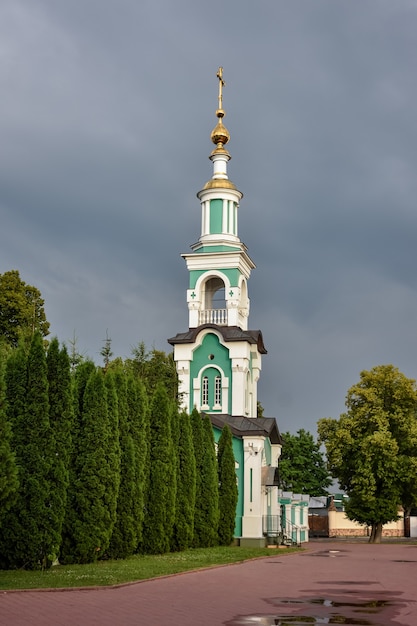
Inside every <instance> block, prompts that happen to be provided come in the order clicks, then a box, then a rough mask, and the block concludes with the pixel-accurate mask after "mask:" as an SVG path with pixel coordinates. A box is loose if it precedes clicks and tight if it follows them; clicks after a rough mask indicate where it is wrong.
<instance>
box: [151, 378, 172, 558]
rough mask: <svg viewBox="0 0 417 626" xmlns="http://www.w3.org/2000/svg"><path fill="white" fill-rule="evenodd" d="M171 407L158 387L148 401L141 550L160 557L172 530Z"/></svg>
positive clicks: (167, 544)
mask: <svg viewBox="0 0 417 626" xmlns="http://www.w3.org/2000/svg"><path fill="white" fill-rule="evenodd" d="M169 412H170V403H169V400H168V395H167V391H166V389H165V387H164V386H163V385H162V384H158V386H157V387H156V390H155V393H154V396H153V398H152V401H151V408H150V419H151V437H150V442H151V445H150V467H149V471H150V486H151V488H150V489H149V490H148V493H147V498H146V515H145V524H144V536H143V549H144V551H145V552H147V553H149V554H163V553H164V552H168V551H169V548H170V537H171V533H172V528H170V524H171V520H172V517H173V515H172V510H170V507H171V498H170V495H169V493H168V489H169V485H170V483H171V480H170V477H171V474H172V472H173V471H175V468H173V467H172V463H171V448H172V441H171V427H170V426H171V425H170V419H169Z"/></svg>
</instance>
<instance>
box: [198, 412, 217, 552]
mask: <svg viewBox="0 0 417 626" xmlns="http://www.w3.org/2000/svg"><path fill="white" fill-rule="evenodd" d="M201 490H202V497H201V504H202V506H203V519H204V528H205V532H204V535H203V537H202V541H203V544H202V545H203V546H204V547H210V546H216V545H218V543H219V541H218V526H219V483H218V472H217V458H216V451H215V447H214V436H213V428H212V425H211V422H210V418H209V416H208V415H205V416H204V417H203V462H202V467H201Z"/></svg>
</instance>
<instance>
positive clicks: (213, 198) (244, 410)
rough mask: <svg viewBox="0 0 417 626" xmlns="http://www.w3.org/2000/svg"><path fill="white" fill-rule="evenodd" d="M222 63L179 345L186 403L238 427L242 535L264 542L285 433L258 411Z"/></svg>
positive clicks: (216, 421) (258, 348) (259, 344)
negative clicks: (230, 169) (209, 171)
mask: <svg viewBox="0 0 417 626" xmlns="http://www.w3.org/2000/svg"><path fill="white" fill-rule="evenodd" d="M221 76H222V73H221V71H220V70H219V74H218V77H219V78H220V85H219V108H218V110H217V112H216V115H217V118H218V122H217V125H216V127H215V128H214V130H213V132H212V134H211V139H212V141H213V143H214V145H215V148H214V150H213V152H212V153H211V155H210V160H211V161H212V164H213V172H212V177H211V179H210V180H209V181H208V182H207V183H206V184H205V185H204V187H203V189H202V190H201V191H199V192H198V194H197V197H198V199H199V200H200V204H201V232H200V237H199V239H198V241H197V243H195V244H193V245H192V246H191V252H189V253H186V254H183V255H182V256H183V258H184V259H185V262H186V264H187V269H188V272H189V287H188V290H187V305H188V330H187V331H186V332H183V333H179V334H177V335H176V336H175V337H173V338H171V339H169V340H168V341H169V343H170V344H171V345H173V346H174V359H175V362H176V366H177V372H178V376H179V383H180V388H179V391H180V393H181V398H182V403H183V408H184V409H186V410H187V411H189V412H191V411H192V410H193V408H194V407H196V408H197V409H198V411H200V412H204V413H207V414H209V415H210V418H211V421H212V425H213V430H214V436H215V439H216V440H218V438H219V436H220V433H221V429H222V427H223V426H224V424H228V425H229V426H230V428H231V431H232V434H233V448H234V453H235V459H236V475H237V481H238V485H239V502H238V508H237V515H236V529H235V531H236V537H240V538H241V542H245V541H246V543H253V544H254V545H256V544H258V543H264V542H265V537H264V525H265V518H266V517H268V516H276V515H279V504H278V486H277V484H276V479H275V475H276V472H275V468H276V467H277V466H278V459H279V456H280V453H281V443H282V442H281V437H280V434H279V431H278V427H277V424H276V420H275V419H274V418H257V400H258V398H257V384H258V380H259V376H260V372H261V369H262V356H263V355H264V354H266V349H265V347H264V343H263V339H262V333H261V332H260V331H259V330H250V329H249V326H248V321H249V310H250V301H249V295H248V281H249V278H250V274H251V271H252V269H254V268H255V264H254V263H253V261H252V259H251V258H250V256H249V255H248V252H247V249H246V246H245V245H244V243H242V242H241V241H240V239H239V235H238V214H239V204H240V201H241V199H242V196H243V194H242V193H241V192H240V191H239V190H238V189H237V188H236V186H235V185H234V184H233V183H232V182H231V181H230V180H229V177H228V173H227V165H228V162H229V160H230V158H231V157H230V154H229V152H228V151H227V150H226V148H225V145H226V143H227V142H228V140H229V133H228V131H227V129H226V128H225V126H224V125H223V121H222V120H223V117H224V115H225V113H224V111H223V109H222V96H221V89H222V86H223V84H224V83H223V81H222V80H221Z"/></svg>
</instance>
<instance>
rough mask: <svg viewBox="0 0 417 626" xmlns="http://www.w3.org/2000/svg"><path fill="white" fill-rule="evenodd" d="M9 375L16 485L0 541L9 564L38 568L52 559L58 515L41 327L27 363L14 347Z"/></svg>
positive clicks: (57, 542)
mask: <svg viewBox="0 0 417 626" xmlns="http://www.w3.org/2000/svg"><path fill="white" fill-rule="evenodd" d="M12 377H13V378H15V380H13V381H12V380H11V378H12ZM7 378H8V381H9V387H8V392H7V393H8V403H9V405H10V411H11V414H12V415H13V423H12V428H13V432H14V435H13V437H14V449H15V452H16V458H17V462H18V465H19V481H20V489H19V494H18V498H17V500H16V503H15V504H14V505H13V507H12V508H11V509H10V511H9V512H8V514H7V517H6V520H5V521H4V525H3V526H4V527H3V532H2V543H3V541H4V543H5V544H7V548H6V549H5V551H4V552H3V554H5V555H6V558H7V559H8V561H9V563H8V566H9V567H25V568H27V569H36V568H41V567H47V566H49V565H50V564H51V561H50V560H51V559H52V558H53V556H54V553H55V551H56V549H57V546H58V545H59V542H60V527H59V521H58V519H57V517H56V516H55V512H54V511H53V510H52V508H53V507H52V501H53V489H54V485H53V483H52V480H51V473H52V471H51V470H52V466H53V463H54V459H55V442H54V438H53V433H52V429H51V427H50V423H49V398H48V379H47V366H46V355H45V350H44V347H43V339H42V335H41V334H40V333H39V332H36V333H35V334H34V335H33V338H32V342H31V346H30V350H29V353H28V357H27V361H26V363H25V358H24V356H23V353H22V352H21V350H18V351H17V354H16V358H15V359H12V362H11V367H10V369H9V372H8V377H7ZM23 378H24V379H25V381H23ZM14 393H16V396H14V395H13V394H14ZM3 547H4V544H3V546H2V548H3Z"/></svg>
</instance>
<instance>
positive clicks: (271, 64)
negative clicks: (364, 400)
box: [0, 0, 417, 433]
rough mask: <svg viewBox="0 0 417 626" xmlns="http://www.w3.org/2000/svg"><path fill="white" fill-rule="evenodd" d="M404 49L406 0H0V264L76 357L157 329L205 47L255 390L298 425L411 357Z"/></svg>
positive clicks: (192, 189)
mask: <svg viewBox="0 0 417 626" xmlns="http://www.w3.org/2000/svg"><path fill="white" fill-rule="evenodd" d="M416 58H417V2H416V0H395V1H394V0H340V1H338V2H335V0H285V1H284V0H257V1H256V2H255V1H254V0H251V1H249V0H223V1H222V2H220V1H219V0H211V1H210V2H201V1H200V2H199V1H198V0H197V1H196V0H176V1H175V2H173V1H172V0H140V1H139V0H71V1H68V0H37V1H36V2H33V0H2V2H1V3H0V87H1V98H0V273H3V272H5V271H8V270H10V269H17V270H19V272H20V275H21V278H22V279H23V280H24V281H25V282H27V283H29V284H33V285H35V286H36V287H38V288H39V289H40V291H41V293H42V296H43V297H44V299H45V309H46V314H47V318H48V320H49V321H50V323H51V331H52V335H57V336H58V338H59V339H60V340H61V341H68V340H69V339H71V338H72V337H73V336H74V334H75V336H76V337H77V338H78V348H79V350H80V352H83V353H84V354H86V355H88V356H90V357H92V358H94V359H96V360H97V361H100V356H99V352H100V350H101V348H102V346H103V340H104V339H105V337H106V332H107V333H108V336H109V337H111V339H112V349H113V352H114V355H115V356H122V357H128V356H129V355H130V352H131V347H132V346H134V345H136V344H137V343H138V342H139V341H142V340H143V341H145V343H146V344H147V345H148V346H149V347H153V346H154V347H155V348H157V349H162V350H165V351H168V350H170V349H171V348H170V346H169V345H168V344H167V342H166V339H167V338H168V337H172V336H173V335H175V334H176V333H177V332H182V331H185V330H186V329H187V325H188V310H187V305H186V289H187V286H188V273H187V270H186V267H185V263H184V261H183V260H182V259H181V257H180V253H182V252H188V251H189V246H190V245H191V244H192V243H194V242H195V241H196V240H197V239H198V237H199V234H200V219H201V215H200V204H199V201H198V199H197V198H196V195H195V194H196V193H197V192H198V191H199V190H200V189H201V188H202V186H203V185H204V183H205V182H206V181H207V180H208V179H209V178H210V177H211V172H212V166H211V163H210V161H209V160H208V158H207V157H208V155H209V154H210V152H211V150H212V144H211V143H210V139H209V136H210V132H211V130H212V128H213V127H214V125H215V123H216V118H215V110H216V107H217V89H218V87H217V79H216V71H217V68H218V66H219V65H222V66H223V67H224V77H225V80H226V87H225V90H224V101H223V104H224V108H225V109H226V113H227V115H226V119H225V124H226V126H227V128H228V129H229V131H230V133H231V141H230V144H229V150H230V152H231V154H232V157H233V159H232V161H231V163H230V165H229V175H230V178H231V180H232V181H233V182H234V183H235V184H236V185H237V187H238V188H239V189H240V190H241V191H242V192H243V193H244V198H243V200H242V202H241V205H240V215H239V235H240V238H241V239H242V241H244V242H245V243H246V245H247V246H248V248H249V253H250V255H251V257H252V258H253V260H254V261H255V263H256V265H257V269H256V270H254V272H253V274H252V277H251V280H250V282H249V295H250V298H251V316H250V324H249V325H250V328H252V329H258V328H259V329H261V330H262V332H263V336H264V341H265V345H266V347H267V349H268V355H267V356H265V357H264V359H263V371H262V376H261V380H260V383H259V396H260V400H261V402H262V404H263V405H264V408H265V414H266V415H268V416H276V417H277V419H278V423H279V426H280V429H281V430H282V431H286V430H289V431H291V432H294V433H295V432H296V431H297V430H298V429H299V428H306V429H308V430H310V431H311V432H313V433H315V432H316V422H317V420H318V419H319V418H321V417H327V416H332V417H338V416H339V414H340V413H341V412H343V410H344V399H345V395H346V391H347V389H348V388H349V387H350V386H351V385H352V384H354V383H355V382H356V381H357V380H358V378H359V373H360V371H361V370H363V369H369V368H371V367H373V366H375V365H380V364H385V363H393V364H394V365H395V366H397V367H399V368H400V370H401V371H403V372H404V373H405V374H406V375H407V376H410V377H412V378H414V377H417V206H416V199H417V176H416V167H417V119H416V115H417V113H416V111H417V106H416V103H417V70H416V67H417V66H416Z"/></svg>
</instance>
